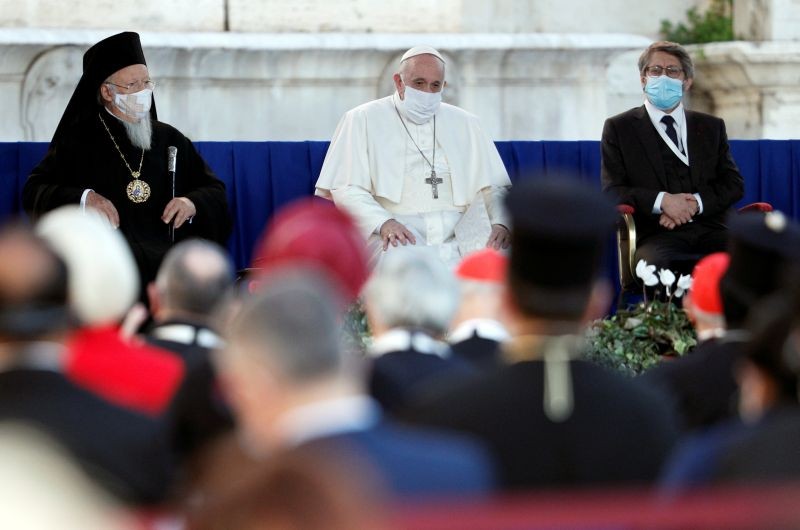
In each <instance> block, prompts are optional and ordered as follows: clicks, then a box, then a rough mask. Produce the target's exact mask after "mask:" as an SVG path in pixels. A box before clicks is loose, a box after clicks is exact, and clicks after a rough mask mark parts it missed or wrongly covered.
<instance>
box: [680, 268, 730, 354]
mask: <svg viewBox="0 0 800 530" xmlns="http://www.w3.org/2000/svg"><path fill="white" fill-rule="evenodd" d="M730 259H731V257H730V255H729V254H727V253H726V252H715V253H714V254H709V255H708V256H706V257H704V258H703V259H701V260H700V261H698V262H697V265H695V267H694V270H693V271H692V287H691V289H690V290H689V292H688V293H686V296H684V298H683V310H684V311H685V312H686V316H687V317H688V318H689V321H690V322H691V323H692V326H694V330H695V332H696V333H697V343H698V344H702V343H704V342H706V341H709V340H717V339H720V338H722V337H723V336H724V335H725V313H724V312H723V309H722V296H721V295H720V293H719V282H720V280H721V279H722V275H723V274H725V271H726V270H727V269H728V263H730Z"/></svg>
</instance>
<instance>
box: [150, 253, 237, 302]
mask: <svg viewBox="0 0 800 530" xmlns="http://www.w3.org/2000/svg"><path fill="white" fill-rule="evenodd" d="M233 281H234V272H233V264H232V263H231V260H230V258H229V257H228V254H227V253H226V252H225V251H224V250H223V249H222V247H220V246H219V245H217V244H215V243H211V242H210V241H204V240H200V239H192V240H188V241H184V242H182V243H179V244H177V245H175V246H174V247H173V248H172V249H171V250H170V251H169V252H168V253H167V255H166V257H165V258H164V261H163V262H162V264H161V267H160V268H159V270H158V276H157V277H156V288H157V289H158V292H159V295H160V296H161V301H162V303H163V305H164V306H165V307H168V308H170V309H172V310H176V311H180V312H183V313H191V314H192V315H197V316H202V317H210V316H211V315H212V314H213V312H214V310H215V309H216V307H217V305H218V304H219V303H220V302H221V301H222V300H223V299H224V298H225V296H226V295H227V294H228V291H229V290H230V288H231V287H232V286H233Z"/></svg>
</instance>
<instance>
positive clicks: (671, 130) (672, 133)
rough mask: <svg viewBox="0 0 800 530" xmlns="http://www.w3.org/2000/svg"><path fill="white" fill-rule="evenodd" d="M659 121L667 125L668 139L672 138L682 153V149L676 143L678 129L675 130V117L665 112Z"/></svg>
mask: <svg viewBox="0 0 800 530" xmlns="http://www.w3.org/2000/svg"><path fill="white" fill-rule="evenodd" d="M661 123H663V124H664V125H666V126H667V136H669V139H670V140H672V143H673V144H675V147H677V148H678V149H679V150H680V152H681V153H683V149H681V144H679V143H678V131H676V130H675V118H673V117H672V116H670V115H669V114H667V115H666V116H664V117H663V118H661Z"/></svg>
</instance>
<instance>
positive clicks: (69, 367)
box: [64, 326, 185, 416]
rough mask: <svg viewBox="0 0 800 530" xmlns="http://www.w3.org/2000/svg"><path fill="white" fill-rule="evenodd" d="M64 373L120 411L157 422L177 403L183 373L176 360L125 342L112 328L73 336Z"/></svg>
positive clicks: (87, 329) (161, 353) (143, 344)
mask: <svg viewBox="0 0 800 530" xmlns="http://www.w3.org/2000/svg"><path fill="white" fill-rule="evenodd" d="M64 371H65V373H66V375H67V377H68V378H69V379H70V380H72V381H73V382H74V383H76V384H78V385H79V386H82V387H83V388H86V389H87V390H89V391H91V392H93V393H95V394H97V395H99V396H100V397H102V398H104V399H106V400H108V401H110V402H112V403H114V404H116V405H120V406H123V407H126V408H130V409H133V410H135V411H137V412H141V413H145V414H149V415H152V416H158V415H160V414H162V413H163V412H165V410H166V409H167V407H168V405H169V404H170V402H171V401H172V399H173V398H174V397H175V394H176V393H177V391H178V388H179V386H180V384H181V382H182V381H183V376H184V372H185V367H184V364H183V361H182V360H181V358H180V357H178V356H177V355H175V354H173V353H170V352H167V351H165V350H162V349H159V348H155V347H153V346H149V345H147V344H145V343H141V342H138V341H132V342H126V341H124V340H122V338H121V337H120V336H119V331H118V330H117V328H116V327H110V326H109V327H101V328H84V329H81V330H78V331H77V332H75V333H74V334H73V336H72V337H71V339H70V341H69V343H68V344H67V358H66V362H65V368H64Z"/></svg>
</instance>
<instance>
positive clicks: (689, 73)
mask: <svg viewBox="0 0 800 530" xmlns="http://www.w3.org/2000/svg"><path fill="white" fill-rule="evenodd" d="M656 52H664V53H668V54H670V55H672V56H673V57H675V58H677V59H678V60H679V61H680V62H681V68H682V69H683V73H684V74H685V75H686V78H687V79H692V78H694V64H693V63H692V58H691V57H689V52H687V51H686V48H684V47H683V46H681V45H680V44H678V43H677V42H669V41H666V40H660V41H658V42H654V43H653V44H651V45H650V46H648V47H647V49H646V50H645V51H643V52H642V54H641V55H640V56H639V74H641V75H644V74H645V69H646V68H647V65H648V64H649V63H650V57H652V56H653V54H654V53H656Z"/></svg>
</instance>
